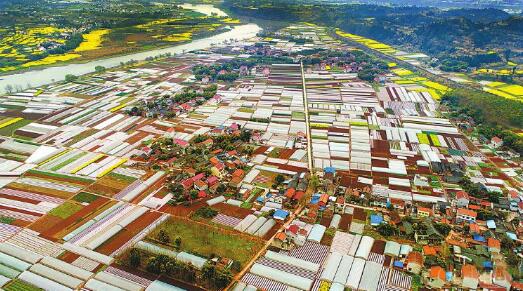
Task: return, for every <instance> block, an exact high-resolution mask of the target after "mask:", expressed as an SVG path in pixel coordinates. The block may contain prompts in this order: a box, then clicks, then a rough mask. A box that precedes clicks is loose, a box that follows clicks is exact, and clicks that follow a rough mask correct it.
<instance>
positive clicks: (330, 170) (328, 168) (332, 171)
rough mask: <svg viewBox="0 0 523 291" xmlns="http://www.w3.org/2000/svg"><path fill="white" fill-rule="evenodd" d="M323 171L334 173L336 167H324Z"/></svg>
mask: <svg viewBox="0 0 523 291" xmlns="http://www.w3.org/2000/svg"><path fill="white" fill-rule="evenodd" d="M323 171H324V172H325V173H331V174H334V173H336V168H334V167H325V169H323Z"/></svg>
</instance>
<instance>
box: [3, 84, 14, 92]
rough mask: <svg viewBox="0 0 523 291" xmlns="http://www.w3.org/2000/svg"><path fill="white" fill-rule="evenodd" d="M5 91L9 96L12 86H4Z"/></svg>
mask: <svg viewBox="0 0 523 291" xmlns="http://www.w3.org/2000/svg"><path fill="white" fill-rule="evenodd" d="M5 91H6V92H7V93H9V94H11V93H13V85H11V84H8V85H5Z"/></svg>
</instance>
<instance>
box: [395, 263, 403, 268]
mask: <svg viewBox="0 0 523 291" xmlns="http://www.w3.org/2000/svg"><path fill="white" fill-rule="evenodd" d="M394 267H396V268H403V262H402V261H395V262H394Z"/></svg>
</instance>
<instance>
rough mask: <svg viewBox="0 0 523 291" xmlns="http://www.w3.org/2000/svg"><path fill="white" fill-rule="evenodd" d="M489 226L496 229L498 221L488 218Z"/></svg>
mask: <svg viewBox="0 0 523 291" xmlns="http://www.w3.org/2000/svg"><path fill="white" fill-rule="evenodd" d="M487 227H488V228H489V229H495V228H496V222H495V221H494V220H492V219H490V220H487Z"/></svg>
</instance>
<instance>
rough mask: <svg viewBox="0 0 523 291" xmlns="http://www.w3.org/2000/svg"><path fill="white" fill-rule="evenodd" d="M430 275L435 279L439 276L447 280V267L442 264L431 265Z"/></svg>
mask: <svg viewBox="0 0 523 291" xmlns="http://www.w3.org/2000/svg"><path fill="white" fill-rule="evenodd" d="M429 277H430V278H433V279H437V278H439V279H441V280H443V281H445V269H443V268H442V267H440V266H432V267H430V272H429Z"/></svg>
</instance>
